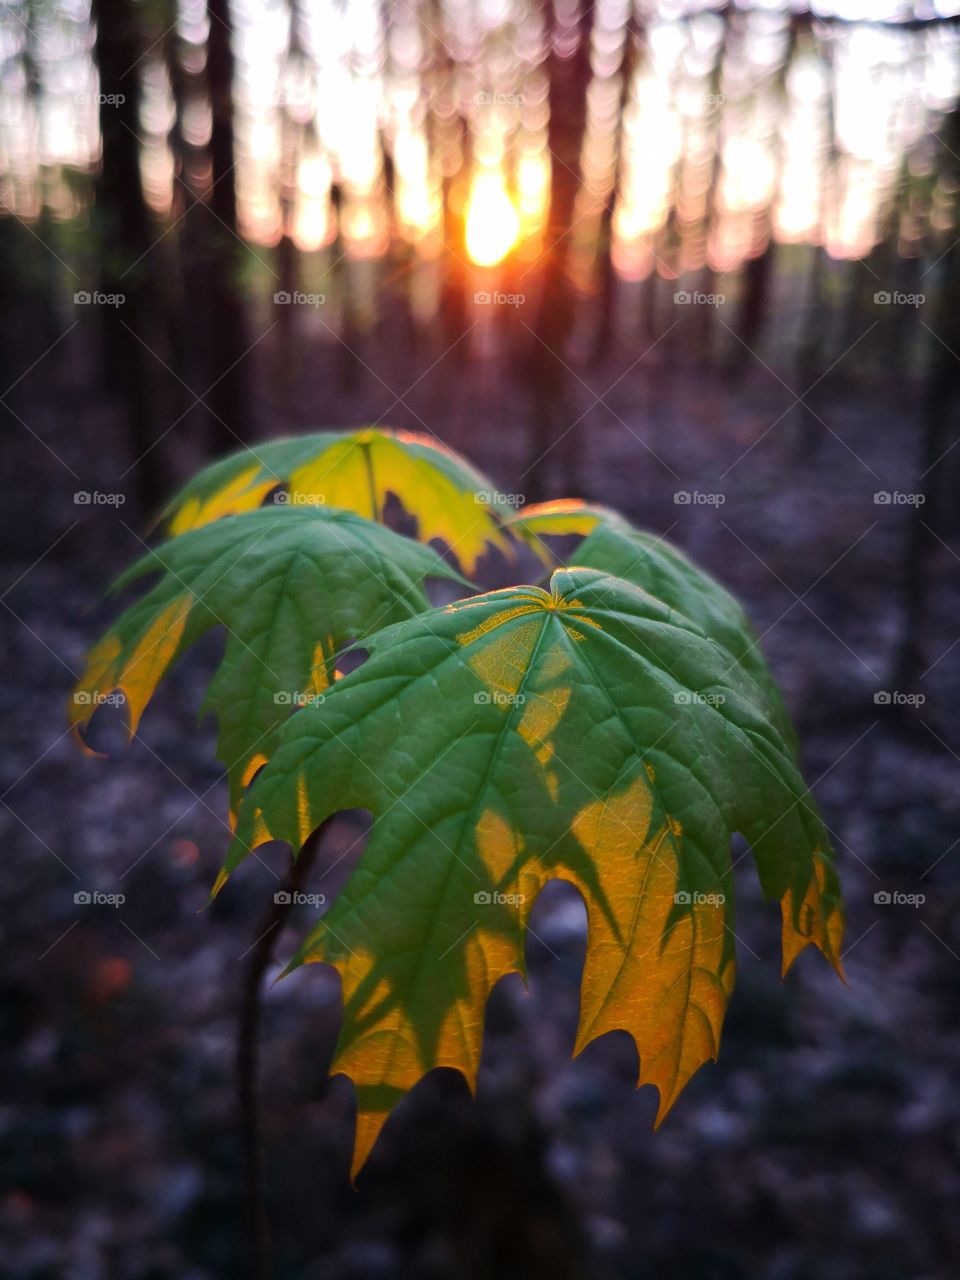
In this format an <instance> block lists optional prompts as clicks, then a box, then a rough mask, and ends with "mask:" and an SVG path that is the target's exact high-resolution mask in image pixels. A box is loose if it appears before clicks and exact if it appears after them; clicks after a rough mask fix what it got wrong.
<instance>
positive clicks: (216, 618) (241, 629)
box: [69, 506, 464, 810]
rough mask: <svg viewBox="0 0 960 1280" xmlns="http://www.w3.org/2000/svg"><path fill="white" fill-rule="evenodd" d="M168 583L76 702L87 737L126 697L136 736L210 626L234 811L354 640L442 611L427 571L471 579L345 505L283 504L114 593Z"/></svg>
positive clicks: (109, 642)
mask: <svg viewBox="0 0 960 1280" xmlns="http://www.w3.org/2000/svg"><path fill="white" fill-rule="evenodd" d="M157 572H159V573H160V574H161V575H162V576H161V578H160V581H159V582H158V583H157V584H156V585H155V586H154V587H153V588H152V590H150V591H149V592H148V593H147V594H146V595H145V596H144V597H143V598H142V599H140V600H138V601H137V602H136V603H134V604H132V605H131V606H130V607H129V608H128V609H126V610H125V612H124V613H123V614H121V616H120V618H119V619H118V620H117V622H116V623H115V624H114V625H113V626H112V627H111V628H110V630H109V631H107V633H106V634H105V635H104V636H103V638H102V639H101V640H100V641H99V643H98V644H97V645H95V647H94V648H93V649H92V650H91V652H90V655H89V658H88V661H87V666H86V669H85V671H84V672H83V674H82V675H81V677H80V679H79V681H78V682H77V685H76V688H75V689H74V693H73V698H72V699H71V702H70V707H69V719H70V723H71V725H72V726H73V727H74V729H75V730H77V731H79V730H80V729H82V728H83V727H84V726H86V724H87V723H88V722H89V720H90V717H91V716H92V715H93V712H94V711H95V710H96V709H97V707H98V706H99V705H101V703H102V702H103V700H104V699H105V698H106V697H107V696H108V695H110V694H111V693H113V691H114V690H120V691H121V692H122V693H123V694H124V696H125V700H126V710H127V718H128V726H129V731H130V736H131V737H132V736H133V734H134V733H135V732H136V729H137V725H138V724H139V721H140V717H141V715H142V713H143V709H144V707H145V706H146V704H147V703H148V702H149V700H150V698H151V697H152V695H153V692H154V690H155V689H156V687H157V685H158V683H159V682H160V680H161V679H162V677H163V675H164V674H165V672H166V671H167V670H168V668H169V667H170V665H171V664H172V663H173V662H174V661H175V660H176V659H177V658H178V657H179V656H180V655H181V654H182V653H183V652H184V650H185V649H187V648H188V647H189V646H190V645H191V644H193V642H194V641H195V640H197V639H198V638H199V637H200V636H201V635H202V634H203V633H204V632H206V631H208V630H210V628H212V627H215V626H218V625H222V626H223V627H225V628H226V630H227V632H228V635H227V643H226V648H225V651H224V656H223V661H222V662H221V664H220V666H219V668H218V670H217V672H216V674H215V675H214V677H213V680H212V681H211V683H210V686H209V688H208V691H207V695H206V698H205V701H204V705H203V710H210V711H212V712H213V713H214V715H215V716H216V719H217V722H218V726H219V739H218V746H217V752H218V757H219V759H220V760H221V761H222V762H223V763H224V764H225V765H226V766H227V769H228V776H229V782H230V801H231V810H233V809H235V807H236V804H237V803H238V801H239V797H240V793H241V791H242V789H243V787H244V786H245V784H246V783H247V782H248V781H249V779H250V777H251V776H252V774H253V773H254V772H255V771H256V769H257V768H259V766H260V765H261V764H263V763H264V761H265V760H267V759H268V758H269V755H270V752H271V750H272V749H273V742H274V736H275V732H276V729H277V726H278V725H279V724H280V723H281V722H282V721H283V720H284V719H286V718H287V716H288V715H289V714H290V712H291V710H292V709H294V708H296V707H297V706H299V705H301V704H302V703H304V702H305V701H308V700H310V699H313V700H317V699H318V698H322V697H323V695H324V691H325V690H326V689H327V688H328V686H329V685H330V683H331V682H332V680H333V677H334V657H335V655H336V653H337V651H338V650H340V649H342V648H343V646H344V645H345V644H346V643H347V642H348V641H352V640H355V639H358V638H362V637H363V636H365V635H367V634H368V633H369V632H371V631H374V630H376V629H378V628H379V627H381V626H385V625H387V624H389V623H391V622H397V621H399V620H400V619H402V618H409V617H412V616H413V615H414V614H416V613H419V612H421V611H422V610H424V609H426V608H428V607H429V600H428V599H427V596H426V593H425V591H424V588H423V585H422V584H423V579H424V578H425V577H426V576H427V575H434V576H438V577H446V578H452V579H454V580H456V581H459V582H463V581H464V580H463V579H462V578H461V577H460V575H459V574H457V573H456V572H455V571H454V570H453V569H452V568H451V567H450V566H449V565H446V564H445V563H444V562H443V561H442V560H441V559H440V557H439V556H438V555H437V554H436V553H435V552H434V551H432V550H431V549H430V548H429V547H424V546H421V545H420V544H419V543H416V542H412V541H410V539H408V538H402V537H400V536H399V535H398V534H395V533H393V532H391V531H390V530H389V529H387V528H385V527H384V526H383V525H379V524H375V523H373V522H372V521H370V520H365V519H364V518H363V517H361V516H357V515H354V514H353V513H351V512H347V511H339V510H335V509H334V508H332V507H282V506H281V507H274V508H266V509H264V510H261V511H250V512H246V513H245V514H243V515H237V516H234V517H232V518H231V519H229V520H220V521H217V522H216V523H214V524H208V525H205V526H203V527H201V528H199V529H196V530H194V531H193V532H190V533H185V534H182V535H181V536H180V537H178V538H173V539H172V540H171V541H169V542H166V543H165V544H163V545H162V546H160V547H158V548H157V549H156V550H152V551H150V552H148V554H147V555H145V556H143V557H142V558H141V559H140V560H139V561H137V563H136V564H134V565H133V566H132V567H131V568H129V569H128V570H127V571H126V572H125V573H123V574H122V575H121V576H120V577H119V578H118V579H117V581H116V582H115V583H114V585H113V588H112V591H114V592H116V591H119V590H120V589H121V588H123V587H125V586H127V585H128V584H130V583H132V582H134V581H137V580H139V579H140V578H142V577H144V576H145V575H147V574H150V573H157Z"/></svg>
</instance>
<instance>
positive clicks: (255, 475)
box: [163, 427, 511, 574]
mask: <svg viewBox="0 0 960 1280" xmlns="http://www.w3.org/2000/svg"><path fill="white" fill-rule="evenodd" d="M280 485H284V486H286V491H287V492H286V495H285V496H286V497H287V498H288V501H289V502H290V504H291V505H298V504H301V503H314V504H320V505H323V504H325V505H329V506H332V507H341V508H343V509H345V510H348V511H355V512H357V514H358V515H362V516H366V517H367V519H369V520H380V519H381V516H382V512H383V506H384V503H385V502H386V499H387V494H388V493H393V494H395V495H396V497H397V498H399V499H400V501H401V502H402V503H403V505H404V507H405V508H406V510H407V511H408V512H409V513H410V515H412V516H415V517H416V519H417V522H418V536H419V538H420V539H421V541H423V542H429V541H430V539H431V538H442V539H443V540H444V541H445V542H446V543H447V545H448V546H449V547H450V548H451V550H452V551H453V552H454V554H455V555H456V556H457V559H458V560H459V561H460V563H461V565H462V566H463V568H464V572H465V573H467V574H473V573H474V572H475V570H476V565H477V561H478V559H479V558H480V556H481V555H482V554H483V552H484V550H485V549H486V546H487V544H488V543H490V544H492V545H493V546H495V547H498V548H499V549H500V550H501V551H507V550H508V543H507V541H506V539H505V538H504V536H503V534H502V532H501V531H500V525H499V522H498V520H497V518H496V515H495V512H496V511H508V510H510V509H511V508H510V507H509V504H508V503H507V500H506V498H504V496H503V495H502V494H499V493H498V492H497V491H496V489H495V487H494V486H493V485H492V484H491V482H490V481H489V480H488V479H486V477H484V476H483V475H481V474H480V472H479V471H477V470H476V469H475V468H474V467H472V466H471V465H470V463H468V462H467V460H466V459H465V458H462V457H461V456H460V455H459V454H458V453H456V452H454V450H452V449H450V448H448V447H447V446H445V445H442V444H440V443H439V442H438V441H436V440H433V439H431V437H429V436H426V435H420V434H417V433H415V432H411V431H388V430H385V429H380V428H375V427H369V428H365V429H364V430H361V431H341V432H332V431H320V432H317V433H316V434H315V435H308V436H296V437H293V438H292V439H288V440H272V441H268V442H266V443H264V444H258V445H257V446H256V447H255V448H253V447H250V448H245V449H243V450H241V451H240V452H238V453H234V454H231V455H230V456H229V457H226V458H222V459H220V460H219V461H217V462H215V463H213V464H212V465H211V466H209V467H205V468H204V469H203V470H202V471H200V472H198V473H197V475H196V476H194V477H193V479H192V480H191V481H190V482H189V483H188V484H187V485H186V486H185V487H184V488H183V489H182V490H181V491H180V493H179V494H178V495H177V496H176V497H175V498H174V499H173V500H172V501H171V502H170V504H169V505H168V507H167V509H166V511H165V512H164V517H163V518H164V520H165V521H167V523H168V527H169V530H170V532H171V533H174V534H178V533H185V532H187V531H188V530H190V529H197V528H199V527H200V526H202V525H205V524H208V523H210V522H211V521H213V520H218V519H220V517H221V516H226V515H235V514H237V513H238V512H241V511H251V510H253V509H254V508H256V507H259V506H260V504H261V503H262V502H263V500H264V498H265V497H266V496H267V494H269V493H270V491H271V490H273V489H276V488H278V486H280Z"/></svg>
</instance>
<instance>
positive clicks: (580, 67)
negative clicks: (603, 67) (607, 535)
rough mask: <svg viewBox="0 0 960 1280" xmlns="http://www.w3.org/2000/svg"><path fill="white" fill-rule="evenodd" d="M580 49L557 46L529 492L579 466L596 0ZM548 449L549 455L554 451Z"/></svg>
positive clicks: (585, 16) (530, 373)
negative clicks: (580, 250) (574, 340)
mask: <svg viewBox="0 0 960 1280" xmlns="http://www.w3.org/2000/svg"><path fill="white" fill-rule="evenodd" d="M578 25H579V31H578V42H577V47H576V52H575V53H574V54H573V56H572V57H570V58H560V57H558V55H557V53H556V51H555V50H553V49H551V53H550V57H549V59H548V64H547V68H548V74H549V78H550V90H549V93H550V123H549V126H548V136H547V144H548V146H549V148H550V153H551V157H552V162H553V165H552V177H551V190H550V215H549V218H548V221H547V231H546V237H547V249H546V252H545V253H544V265H543V271H542V274H541V280H542V287H541V292H540V302H539V307H538V309H537V313H536V316H535V319H534V324H533V329H534V334H535V335H536V336H535V337H531V340H530V349H529V354H528V356H527V360H526V368H525V370H524V372H525V375H526V379H527V381H528V383H529V386H530V390H531V392H532V396H533V400H534V407H533V420H534V432H533V441H532V445H533V448H532V454H533V457H532V460H531V464H530V466H529V468H528V470H527V472H526V476H527V480H526V490H527V495H528V497H532V498H537V497H540V496H543V494H544V491H545V488H546V485H545V475H546V467H547V465H548V464H549V462H550V461H551V459H552V460H553V461H554V462H559V463H560V464H561V466H562V469H563V471H564V472H565V473H566V474H572V473H574V472H575V470H576V443H577V441H576V436H577V431H578V428H574V429H573V430H572V431H570V432H569V434H567V435H566V436H564V432H567V431H568V429H569V425H570V423H568V422H567V421H566V420H565V417H564V416H563V413H562V410H563V409H564V408H566V409H567V410H568V413H567V415H566V417H569V418H570V421H571V422H572V421H573V420H574V419H575V417H576V414H575V413H570V412H569V409H570V404H571V401H570V396H569V385H568V384H569V377H568V371H567V368H566V364H565V352H566V347H567V340H568V338H569V335H570V330H571V328H572V325H573V315H574V298H573V292H572V289H571V286H570V279H569V275H568V272H567V259H568V252H569V245H568V240H569V235H570V227H571V224H572V222H573V211H574V204H575V201H576V198H577V190H578V189H579V186H580V148H581V145H582V143H583V134H584V129H585V128H586V123H587V89H588V88H589V85H590V74H591V72H590V37H591V31H592V27H593V4H592V3H586V4H585V5H584V8H583V13H582V14H581V16H580V18H579V22H578ZM548 455H549V456H548Z"/></svg>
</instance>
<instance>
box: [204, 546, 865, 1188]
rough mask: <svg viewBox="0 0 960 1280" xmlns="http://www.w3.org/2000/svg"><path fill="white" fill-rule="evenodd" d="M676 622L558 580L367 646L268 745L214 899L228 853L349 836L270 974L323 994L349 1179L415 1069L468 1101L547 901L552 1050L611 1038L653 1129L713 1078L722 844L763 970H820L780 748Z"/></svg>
mask: <svg viewBox="0 0 960 1280" xmlns="http://www.w3.org/2000/svg"><path fill="white" fill-rule="evenodd" d="M670 582H671V583H672V584H673V585H674V586H676V583H675V581H674V579H670ZM678 589H679V588H678ZM689 590H690V591H695V588H694V587H693V586H691V587H690V588H689ZM695 612H696V609H695V602H694V601H688V610H687V611H682V610H680V609H679V608H677V607H676V606H675V604H674V603H672V602H670V601H666V600H661V599H658V598H656V597H655V595H654V594H653V593H651V592H650V591H648V590H643V589H640V588H639V587H638V586H636V585H634V584H632V583H630V582H627V581H625V580H623V579H622V578H618V577H612V576H610V575H609V574H607V573H605V572H601V571H599V570H597V569H593V568H574V569H570V570H558V571H557V572H555V573H554V575H553V577H552V580H551V583H550V589H549V590H541V589H540V588H537V587H517V588H511V589H508V590H503V591H494V592H490V593H488V594H486V595H482V596H479V597H475V598H473V599H469V600H463V601H460V602H458V603H455V604H452V605H450V606H447V607H445V608H441V609H435V610H431V611H429V612H427V613H425V614H422V615H420V616H418V617H416V618H413V619H410V620H408V621H405V622H400V623H398V624H396V625H395V626H392V627H389V628H387V629H386V630H384V631H381V632H378V633H377V634H375V635H374V636H372V637H370V638H369V639H368V640H367V642H366V643H365V647H366V648H367V649H368V650H369V652H370V657H369V658H368V659H367V661H366V662H365V663H364V665H363V666H361V667H360V668H359V669H358V670H356V671H354V672H353V673H351V674H350V675H348V676H346V677H345V678H344V679H343V680H340V681H338V682H337V684H336V685H335V686H334V688H333V689H332V690H331V691H330V693H329V694H328V696H327V697H326V699H325V701H324V702H323V704H322V705H319V706H316V707H310V708H307V709H305V710H304V712H303V713H302V714H300V715H298V716H296V717H295V718H294V719H293V720H291V721H290V722H289V723H288V724H287V725H285V726H284V727H283V729H282V730H281V733H280V738H279V744H278V748H277V750H276V753H275V754H274V756H273V758H272V759H271V761H270V763H269V764H268V765H267V767H266V768H265V769H264V770H263V772H262V773H261V774H260V775H259V776H258V777H257V779H256V780H255V781H254V783H253V785H252V787H251V788H250V790H249V791H248V792H247V794H246V796H245V798H244V801H243V804H242V806H241V810H240V815H239V821H238V830H237V838H236V840H235V841H234V843H233V844H232V845H231V848H230V851H229V853H228V857H227V860H226V863H225V867H224V871H223V872H222V873H221V878H220V882H219V883H222V880H223V879H224V878H225V876H226V875H227V874H229V872H231V871H232V870H233V869H234V868H235V867H236V866H237V865H238V864H239V863H240V862H241V861H242V860H243V858H244V857H245V856H246V854H247V853H248V852H249V849H250V848H251V847H255V846H256V845H259V844H262V843H264V842H265V841H267V840H271V839H280V840H284V841H286V842H287V843H289V844H290V845H291V846H293V848H294V849H295V850H296V849H298V848H299V847H300V846H301V845H302V843H303V842H304V840H305V839H306V838H307V836H308V835H309V834H310V832H311V831H313V830H314V829H315V828H316V827H317V826H319V824H320V823H321V822H323V821H324V820H325V819H326V818H327V817H328V816H330V815H331V814H333V813H335V812H337V811H339V810H341V809H344V808H365V809H369V810H370V811H371V812H372V813H373V815H374V823H373V829H372V834H371V837H370V841H369V843H368V846H367V848H366V850H365V852H364V854H363V857H362V859H361V861H360V863H359V865H358V866H357V868H356V870H355V871H354V873H353V875H352V876H351V877H350V879H349V881H348V882H347V884H346V885H345V887H344V889H343V890H342V892H341V893H340V895H339V897H338V898H337V900H336V901H335V903H334V904H333V906H332V907H331V908H330V910H329V911H328V912H327V914H326V915H325V916H323V917H322V918H321V920H320V921H319V922H318V924H317V926H316V928H315V929H314V930H313V932H312V933H311V935H310V936H309V938H308V939H307V940H306V942H305V943H304V945H303V947H302V948H301V950H300V952H299V953H298V955H297V957H296V958H295V961H294V964H299V963H303V962H312V961H322V962H325V963H328V964H331V965H333V966H335V967H336V969H337V970H338V972H339V973H340V976H341V979H342V987H343V999H344V1016H343V1025H342V1030H341V1034H340V1040H339V1044H338V1049H337V1055H336V1060H335V1064H334V1069H335V1070H337V1071H340V1072H343V1073H345V1074H346V1075H348V1076H349V1077H350V1078H351V1079H352V1080H353V1081H354V1083H355V1085H356V1089H357V1100H358V1120H357V1139H356V1147H355V1154H354V1171H356V1170H357V1169H358V1168H359V1167H360V1165H361V1164H362V1163H363V1161H364V1159H365V1158H366V1155H367V1153H368V1152H369V1149H370V1147H371V1146H372V1144H373V1142H374V1141H375V1139H376V1136H377V1134H378V1133H379V1131H380V1129H381V1127H382V1125H383V1123H384V1121H385V1120H386V1118H387V1116H388V1114H389V1112H390V1111H391V1110H392V1108H393V1107H394V1105H395V1104H396V1102H397V1101H398V1100H399V1099H400V1098H401V1097H402V1095H403V1094H404V1093H405V1092H406V1091H407V1090H409V1089H410V1088H411V1087H412V1086H413V1085H414V1084H416V1082H417V1081H418V1080H419V1079H420V1078H421V1077H422V1076H423V1075H424V1074H425V1073H426V1072H427V1071H429V1070H430V1069H431V1068H433V1067H437V1066H447V1067H454V1068H456V1069H457V1070H459V1071H461V1072H462V1073H463V1075H464V1076H465V1077H466V1078H467V1080H468V1081H469V1082H470V1084H471V1086H473V1084H474V1083H475V1080H476V1076H477V1070H478V1066H479V1061H480V1054H481V1041H482V1030H483V1019H484V1008H485V1004H486V1000H487V997H488V995H489V993H490V991H491V989H492V987H493V986H494V984H495V983H496V982H497V981H498V980H499V978H501V977H502V976H503V975H505V974H507V973H512V972H519V973H521V974H522V973H523V972H524V941H525V934H526V928H527V923H528V921H529V918H530V913H531V910H532V908H533V904H534V901H535V899H536V896H537V894H538V893H539V891H540V889H541V888H542V887H543V885H544V884H545V883H546V882H547V881H548V880H550V879H554V878H556V879H561V880H566V881H569V882H570V883H571V884H573V885H575V886H576V887H577V888H578V889H579V891H580V892H581V894H582V895H583V898H584V900H585V902H586V906H587V916H588V944H587V955H586V961H585V966H584V973H583V981H582V1000H581V1014H580V1026H579V1031H578V1035H577V1045H576V1048H577V1050H578V1051H579V1050H580V1049H582V1048H583V1047H584V1046H585V1045H586V1044H588V1043H589V1042H590V1041H591V1040H593V1039H594V1038H595V1037H597V1036H599V1035H602V1034H603V1033H604V1032H606V1031H610V1030H614V1029H623V1030H626V1031H628V1032H629V1033H630V1034H631V1035H632V1036H633V1038H634V1041H635V1042H636V1045H637V1049H638V1052H639V1055H640V1073H639V1083H641V1084H642V1083H652V1084H655V1085H656V1086H657V1089H658V1091H659V1095H660V1109H659V1116H658V1120H659V1119H661V1118H662V1117H663V1115H664V1114H665V1113H666V1112H667V1110H668V1109H669V1108H670V1106H671V1105H672V1103H673V1101H674V1099H675V1098H676V1096H677V1094H678V1092H679V1091H680V1090H681V1089H682V1087H683V1086H684V1084H685V1083H686V1081H687V1080H688V1079H689V1078H690V1076H691V1075H692V1074H693V1073H694V1072H695V1071H696V1070H697V1068H698V1067H699V1066H700V1065H701V1064H702V1063H703V1062H705V1061H706V1060H708V1059H711V1058H715V1057H716V1055H717V1051H718V1047H719V1041H720V1032H721V1026H722V1022H723V1017H724V1012H725V1009H726V1005H727V1001H728V999H729V996H730V991H731V989H732V986H733V978H734V964H735V960H734V934H733V884H732V878H731V857H730V840H731V836H732V835H733V833H734V832H741V833H742V834H743V835H744V836H745V837H746V839H747V840H748V841H749V842H750V844H751V846H752V849H753V855H754V858H755V861H756V864H757V868H758V871H759V875H760V880H761V884H762V887H763V889H764V891H765V893H766V895H767V896H768V897H769V898H771V899H775V900H778V901H779V902H780V903H781V904H782V910H783V952H784V961H785V965H786V964H789V963H790V962H791V961H792V960H793V959H794V958H795V956H796V955H797V954H798V952H799V951H800V950H801V949H803V947H805V946H807V945H809V944H813V945H815V946H816V947H818V948H819V949H820V950H821V951H822V952H823V954H824V955H825V956H826V957H827V959H828V960H829V961H830V962H831V963H832V964H833V965H834V966H835V967H836V968H837V969H838V970H839V964H840V961H839V951H840V941H841V934H842V928H843V915H842V906H841V901H840V895H839V886H838V884H837V879H836V874H835V871H834V867H833V858H832V853H831V849H830V843H829V839H828V835H827V832H826V831H825V829H824V826H823V824H822V822H821V820H820V818H819V816H818V814H817V811H816V808H815V806H814V804H813V801H812V799H811V797H810V795H809V793H808V791H807V789H806V787H805V785H804V783H803V780H802V778H801V775H800V773H799V770H798V767H797V762H796V757H795V752H794V748H793V745H792V742H791V741H789V740H788V739H787V738H785V736H784V734H783V733H782V731H781V728H780V726H779V724H778V723H777V717H776V716H775V715H773V714H772V713H771V706H770V701H769V697H768V693H767V690H766V689H764V688H763V687H761V685H760V684H758V683H757V681H756V680H755V679H754V677H753V675H752V674H751V673H750V671H749V670H748V669H747V668H746V666H745V665H744V664H743V663H742V662H740V661H738V660H737V659H736V658H735V657H733V656H732V655H731V653H730V651H729V649H728V648H727V647H726V646H725V645H723V644H721V643H718V642H717V640H715V639H713V638H711V637H710V636H709V635H708V634H706V632H705V629H704V628H703V627H702V626H701V625H699V623H698V622H696V621H693V620H692V619H691V616H690V615H691V614H692V613H695Z"/></svg>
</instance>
